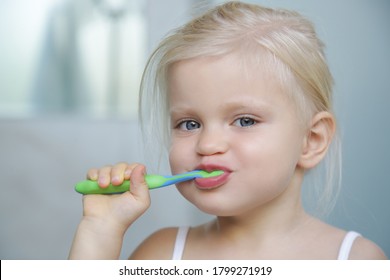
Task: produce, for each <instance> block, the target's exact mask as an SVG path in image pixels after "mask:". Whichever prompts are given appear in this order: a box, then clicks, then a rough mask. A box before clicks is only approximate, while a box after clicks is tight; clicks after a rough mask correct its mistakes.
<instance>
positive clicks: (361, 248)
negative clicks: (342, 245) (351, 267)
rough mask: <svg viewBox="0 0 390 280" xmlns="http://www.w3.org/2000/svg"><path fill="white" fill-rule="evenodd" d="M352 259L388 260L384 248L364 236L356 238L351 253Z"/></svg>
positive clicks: (350, 257)
mask: <svg viewBox="0 0 390 280" xmlns="http://www.w3.org/2000/svg"><path fill="white" fill-rule="evenodd" d="M349 259H351V260H387V257H386V255H385V254H384V252H383V251H382V249H381V248H380V247H379V246H378V245H376V244H375V243H374V242H372V241H371V240H369V239H366V238H364V237H361V236H360V237H358V238H356V240H355V242H354V243H353V246H352V248H351V252H350V254H349Z"/></svg>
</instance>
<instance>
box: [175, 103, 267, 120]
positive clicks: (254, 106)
mask: <svg viewBox="0 0 390 280" xmlns="http://www.w3.org/2000/svg"><path fill="white" fill-rule="evenodd" d="M271 108H272V105H271V104H269V103H266V102H260V101H259V100H252V99H250V100H234V101H226V102H221V103H220V104H219V105H218V107H216V110H220V111H222V112H238V113H255V112H261V114H267V113H270V112H271ZM196 112H197V109H196V108H195V107H193V106H191V105H188V104H180V105H177V106H172V107H170V108H169V114H170V115H171V116H175V115H176V116H177V115H196Z"/></svg>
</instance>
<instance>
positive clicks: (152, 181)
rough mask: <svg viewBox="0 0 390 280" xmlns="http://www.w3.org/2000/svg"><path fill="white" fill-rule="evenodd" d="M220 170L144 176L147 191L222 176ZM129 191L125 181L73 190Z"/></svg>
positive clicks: (81, 185)
mask: <svg viewBox="0 0 390 280" xmlns="http://www.w3.org/2000/svg"><path fill="white" fill-rule="evenodd" d="M222 174H223V171H222V170H214V171H212V172H207V171H204V170H194V171H191V172H187V173H183V174H178V175H173V176H161V175H145V181H146V184H147V185H148V186H149V189H157V188H161V187H165V186H169V185H173V184H176V183H180V182H184V181H188V180H192V179H195V178H211V177H216V176H219V175H222ZM129 189H130V181H129V180H125V181H124V182H123V183H122V184H121V185H119V186H113V185H112V184H110V185H109V186H108V187H107V188H101V187H99V185H98V183H97V182H96V181H92V180H85V181H81V182H79V183H77V184H76V186H75V190H76V192H78V193H81V194H115V193H123V192H126V191H128V190H129Z"/></svg>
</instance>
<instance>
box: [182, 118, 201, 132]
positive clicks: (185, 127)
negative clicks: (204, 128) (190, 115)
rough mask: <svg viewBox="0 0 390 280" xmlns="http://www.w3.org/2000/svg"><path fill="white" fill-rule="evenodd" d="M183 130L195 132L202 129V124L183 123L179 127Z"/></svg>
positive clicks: (193, 122) (194, 122)
mask: <svg viewBox="0 0 390 280" xmlns="http://www.w3.org/2000/svg"><path fill="white" fill-rule="evenodd" d="M177 127H178V128H179V129H181V130H194V129H198V128H200V124H199V123H198V122H196V121H191V120H190V121H182V122H181V123H179V125H178V126H177Z"/></svg>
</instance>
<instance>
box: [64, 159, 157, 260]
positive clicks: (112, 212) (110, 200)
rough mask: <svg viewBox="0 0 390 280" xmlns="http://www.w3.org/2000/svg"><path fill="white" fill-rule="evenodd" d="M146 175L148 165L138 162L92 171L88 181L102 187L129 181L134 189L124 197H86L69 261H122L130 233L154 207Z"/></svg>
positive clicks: (123, 194)
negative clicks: (125, 236) (122, 249)
mask: <svg viewBox="0 0 390 280" xmlns="http://www.w3.org/2000/svg"><path fill="white" fill-rule="evenodd" d="M145 173H146V171H145V166H143V165H141V164H136V163H135V164H127V163H119V164H117V165H115V166H113V167H111V166H106V167H103V168H101V169H91V170H90V171H89V172H88V176H87V177H88V179H90V180H97V181H98V183H99V186H100V187H102V188H104V187H107V186H108V185H109V184H110V182H111V183H112V184H113V185H119V184H121V183H122V182H123V180H129V179H130V184H131V187H130V191H128V192H125V193H122V194H113V195H105V194H89V195H84V196H83V206H84V216H83V219H82V220H81V222H80V224H79V226H78V228H77V231H76V234H75V237H74V239H73V244H72V247H71V250H70V252H69V259H118V258H119V256H120V252H121V248H122V242H123V236H124V234H125V232H126V230H127V229H128V227H129V226H130V225H131V224H132V223H133V222H134V221H135V220H136V219H137V218H138V217H139V216H141V215H142V214H143V213H144V212H145V211H146V209H147V208H148V207H149V205H150V196H149V189H148V186H147V185H146V182H145Z"/></svg>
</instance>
